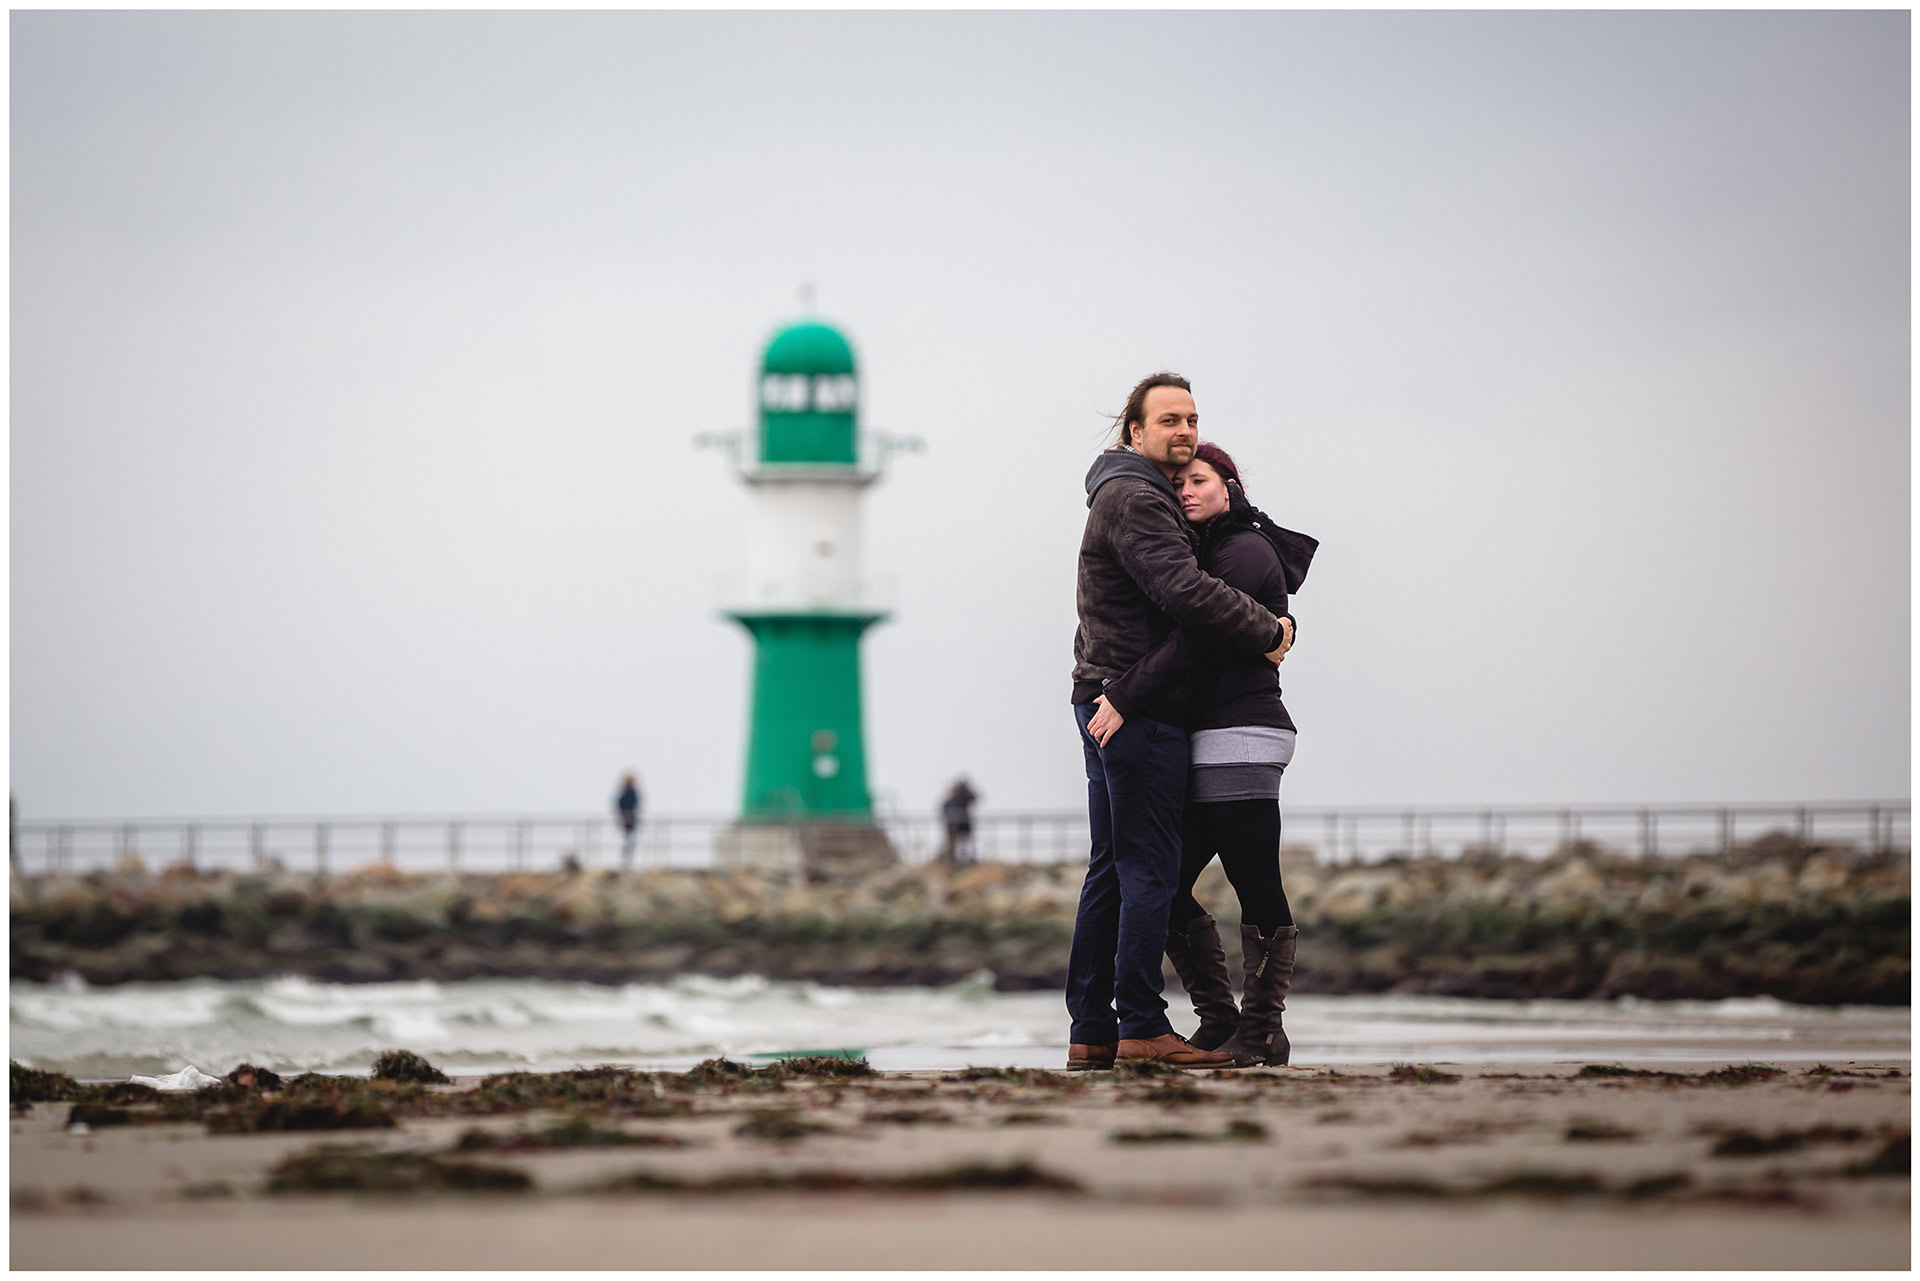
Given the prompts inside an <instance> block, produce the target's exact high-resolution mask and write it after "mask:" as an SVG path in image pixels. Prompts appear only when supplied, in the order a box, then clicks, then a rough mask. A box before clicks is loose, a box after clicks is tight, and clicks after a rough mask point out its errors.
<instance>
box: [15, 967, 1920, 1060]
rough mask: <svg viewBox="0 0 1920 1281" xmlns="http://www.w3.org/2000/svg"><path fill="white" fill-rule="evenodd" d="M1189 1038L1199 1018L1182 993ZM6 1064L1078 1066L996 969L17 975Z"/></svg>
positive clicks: (1436, 1046) (1666, 1042) (1371, 1047)
mask: <svg viewBox="0 0 1920 1281" xmlns="http://www.w3.org/2000/svg"><path fill="white" fill-rule="evenodd" d="M1168 1003H1169V1007H1170V1008H1169V1011H1168V1012H1169V1015H1170V1016H1171V1017H1172V1019H1173V1022H1174V1027H1175V1028H1176V1030H1190V1029H1191V1028H1192V1027H1193V1024H1194V1020H1193V1017H1192V1013H1191V1007H1190V1006H1189V1005H1188V1003H1187V1001H1186V999H1185V997H1183V996H1181V995H1180V994H1179V993H1177V992H1172V993H1169V994H1168ZM8 1014H9V1036H10V1039H11V1043H10V1047H9V1051H8V1052H9V1055H10V1057H11V1058H13V1059H14V1060H16V1061H18V1062H20V1063H22V1064H25V1065H26V1066H29V1067H37V1068H45V1069H51V1070H55V1071H60V1072H66V1073H69V1074H71V1075H73V1076H76V1077H81V1078H84V1079H95V1080H109V1079H116V1078H121V1077H125V1076H129V1075H134V1074H140V1075H162V1074H168V1073H173V1072H177V1071H179V1070H180V1069H181V1068H183V1067H186V1066H188V1065H191V1066H193V1067H196V1068H198V1069H199V1070H201V1071H203V1072H209V1073H212V1074H214V1075H223V1074H225V1073H226V1072H228V1071H231V1070H232V1069H233V1068H234V1067H236V1066H237V1065H239V1064H240V1063H243V1062H247V1063H254V1064H257V1065H259V1066H262V1067H267V1068H272V1069H274V1070H275V1071H278V1072H281V1073H287V1072H297V1071H317V1072H340V1073H365V1072H368V1071H370V1070H371V1068H372V1064H373V1060H374V1059H375V1057H376V1056H378V1055H379V1054H381V1053H382V1052H384V1051H386V1050H392V1049H408V1050H412V1051H414V1052H416V1053H418V1054H422V1055H425V1056H426V1057H427V1058H428V1059H429V1060H431V1061H432V1062H433V1063H435V1064H437V1065H438V1066H440V1067H441V1068H442V1069H443V1070H445V1071H447V1072H448V1073H449V1074H452V1075H456V1076H459V1075H477V1074H481V1073H488V1072H499V1071H509V1070H536V1071H552V1070H557V1069H562V1068H569V1067H582V1066H590V1065H594V1064H603V1063H613V1064H622V1065H627V1066H635V1067H647V1068H654V1069H660V1070H683V1069H685V1068H688V1067H691V1066H693V1065H694V1064H696V1063H698V1062H700V1061H701V1060H702V1059H707V1058H712V1057H715V1056H725V1057H729V1058H733V1059H736V1060H741V1061H754V1060H756V1059H760V1060H765V1059H771V1058H775V1057H780V1056H783V1055H789V1054H795V1053H805V1052H854V1053H859V1054H864V1055H865V1056H866V1057H867V1059H868V1060H869V1061H870V1062H871V1063H872V1064H873V1065H874V1066H875V1067H878V1068H882V1069H889V1070H893V1069H937V1070H950V1069H958V1068H963V1067H969V1066H982V1067H987V1066H993V1067H1060V1066H1063V1064H1064V1061H1065V1057H1066V1040H1067V1017H1066V1010H1065V1007H1064V1004H1063V1001H1062V998H1061V995H1060V994H1059V993H1058V992H999V991H995V990H994V986H993V976H992V975H991V974H988V973H985V972H982V973H980V974H977V975H974V976H972V977H970V978H968V979H965V980H963V981H961V982H959V983H955V984H953V985H950V986H946V987H937V988H928V987H920V988H916V987H888V988H847V987H827V986H822V985H820V984H815V983H796V982H776V981H772V980H768V979H762V978H752V977H747V978H733V979H718V978H706V977H702V976H698V975H688V976H685V977H682V978H679V979H675V980H674V981H672V982H667V983H631V984H627V985H624V986H606V985H597V984H591V983H571V982H553V981H548V980H536V979H475V980H468V981H464V982H457V983H433V982H401V983H354V984H341V983H321V982H315V981H312V980H310V979H304V978H276V979H265V980H256V981H243V982H229V981H219V980H212V979H206V980H193V981H189V982H178V983H127V984H121V985H118V986H113V987H89V986H87V985H86V984H85V983H83V982H81V981H79V980H78V979H74V978H68V979H66V980H64V981H61V982H56V983H51V984H38V983H26V982H21V981H19V980H15V981H13V982H12V983H11V984H10V985H9V988H8ZM1286 1017H1287V1032H1288V1035H1289V1037H1290V1038H1291V1040H1292V1043H1293V1062H1294V1063H1296V1064H1300V1065H1322V1064H1324V1065H1339V1064H1353V1063H1460V1064H1468V1063H1529V1062H1569V1061H1571V1062H1668V1063H1682V1062H1703V1061H1711V1062H1768V1063H1778V1064H1781V1065H1787V1064H1792V1063H1814V1062H1829V1063H1832V1062H1838V1061H1849V1060H1852V1061H1859V1060H1874V1061H1895V1062H1898V1061H1904V1060H1908V1059H1909V1058H1910V1057H1911V1049H1912V1011H1911V1009H1910V1007H1907V1006H1865V1005H1851V1006H1808V1005H1794V1004H1789V1003H1787V1002H1784V1001H1778V1000H1774V999H1772V998H1770V997H1752V998H1742V999H1733V1000H1722V1001H1645V1000H1636V999H1631V998H1622V999H1618V1000H1608V1001H1514V1000H1491V999H1479V998H1454V997H1434V996H1395V995H1383V996H1315V995H1311V994H1308V995H1295V996H1294V997H1293V998H1292V999H1291V1000H1290V1001H1289V1003H1288V1009H1287V1016H1286Z"/></svg>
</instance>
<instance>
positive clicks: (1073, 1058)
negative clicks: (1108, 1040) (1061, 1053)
mask: <svg viewBox="0 0 1920 1281" xmlns="http://www.w3.org/2000/svg"><path fill="white" fill-rule="evenodd" d="M1112 1066H1113V1047H1112V1046H1111V1045H1069V1046H1068V1047H1067V1071H1069V1072H1104V1071H1106V1070H1107V1069H1108V1068H1110V1067H1112Z"/></svg>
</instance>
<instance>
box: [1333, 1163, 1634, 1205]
mask: <svg viewBox="0 0 1920 1281" xmlns="http://www.w3.org/2000/svg"><path fill="white" fill-rule="evenodd" d="M1302 1186H1303V1187H1306V1188H1309V1189H1313V1190H1319V1191H1329V1192H1349V1193H1356V1194H1358V1195H1361V1196H1374V1197H1407V1198H1418V1199H1421V1200H1435V1201H1437V1200H1447V1201H1462V1200H1473V1199H1478V1198H1481V1197H1503V1196H1523V1197H1544V1198H1549V1199H1554V1200H1558V1199H1562V1198H1566V1197H1591V1196H1601V1195H1605V1194H1606V1191H1607V1188H1606V1185H1605V1184H1604V1183H1602V1182H1601V1181H1600V1180H1599V1179H1598V1178H1597V1177H1595V1176H1594V1175H1591V1174H1562V1173H1560V1172H1558V1171H1553V1170H1515V1171H1513V1172H1511V1173H1509V1174H1503V1175H1500V1176H1498V1177H1496V1178H1492V1179H1488V1180H1486V1181H1485V1182H1483V1183H1475V1184H1445V1183H1439V1182H1436V1181H1434V1180H1432V1179H1425V1178H1418V1177H1414V1176H1410V1175H1359V1174H1344V1175H1334V1176H1329V1177H1326V1178H1319V1179H1310V1180H1308V1181H1307V1182H1306V1183H1305V1184H1303V1185H1302Z"/></svg>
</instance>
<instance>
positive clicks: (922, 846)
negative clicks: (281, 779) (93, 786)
mask: <svg viewBox="0 0 1920 1281" xmlns="http://www.w3.org/2000/svg"><path fill="white" fill-rule="evenodd" d="M1283 816H1284V823H1283V831H1282V837H1281V843H1282V849H1283V852H1284V853H1285V854H1286V855H1288V856H1292V857H1307V858H1313V859H1315V860H1317V861H1319V862H1323V863H1335V862H1342V863H1344V862H1356V861H1357V862H1376V861H1379V860H1382V859H1387V858H1393V857H1403V856H1434V857H1441V858H1457V857H1462V856H1471V855H1473V854H1476V853H1489V854H1517V855H1522V856H1528V857H1536V858H1538V857H1545V856H1547V855H1550V854H1552V853H1554V852H1555V851H1557V850H1566V849H1578V848H1587V847H1593V848H1598V849H1603V850H1611V851H1615V852H1621V853H1629V854H1638V855H1641V856H1645V857H1660V856H1669V855H1685V854H1726V853H1730V852H1732V851H1734V850H1735V849H1737V848H1741V847H1747V846H1751V845H1753V844H1754V843H1756V842H1758V841H1761V840H1764V839H1767V838H1773V839H1775V840H1781V839H1784V840H1792V841H1795V842H1798V843H1800V844H1802V845H1819V846H1829V847H1841V848H1847V849H1852V850H1855V851H1858V852H1860V853H1863V854H1865V853H1882V852H1889V851H1891V852H1904V851H1910V850H1911V848H1912V835H1911V829H1912V814H1911V804H1910V802H1908V801H1906V800H1882V801H1852V802H1808V803H1801V804H1699V805H1597V806H1596V805H1586V806H1580V805H1532V806H1425V807H1405V806H1398V807H1396V806H1345V807H1287V808H1286V809H1285V810H1284V811H1283ZM736 822H737V820H736V819H735V818H734V817H733V816H731V815H716V814H660V815H648V816H646V817H645V818H644V821H643V822H642V824H641V826H640V830H639V831H638V833H637V834H636V836H635V839H634V841H633V844H632V848H631V851H630V853H629V851H628V850H627V848H626V844H625V841H624V839H623V835H622V833H621V831H620V830H619V828H618V826H617V825H616V824H615V823H614V822H613V821H612V820H611V818H610V817H603V816H600V815H592V814H554V813H544V814H477V815H460V814H438V815H420V814H413V815H344V816H340V815H335V816H299V817H293V816H284V815H281V816H271V817H245V816H242V817H234V816H226V817H190V818H180V817H167V818H113V819H100V818H93V819H21V820H18V821H16V822H15V823H14V825H13V829H12V839H11V841H10V846H9V853H10V856H11V867H12V870H13V871H14V872H15V873H17V874H40V873H56V874H57V873H66V874H73V875H84V874H87V873H91V872H100V871H107V870H112V869H115V868H120V869H126V870H131V869H134V868H136V867H138V868H145V869H147V870H149V871H152V872H156V873H158V872H161V871H164V870H165V869H168V868H175V867H179V868H194V869H199V870H206V871H214V870H224V871H237V872H259V873H270V872H273V871H275V870H282V871H287V872H303V873H316V874H320V875H335V874H344V873H349V872H356V871H364V870H366V869H370V868H378V867H381V866H384V867H387V868H391V869H393V870H394V871H396V872H408V873H432V872H451V873H456V874H479V875H498V874H502V873H510V872H516V871H520V872H537V873H547V872H554V871H559V870H563V869H568V868H577V869H580V870H587V869H599V868H606V869H616V870H619V869H625V870H631V871H635V872H642V871H646V870H649V869H655V868H702V867H711V866H712V865H713V861H714V847H715V845H716V843H717V842H718V840H719V838H720V837H721V835H722V834H723V833H725V832H726V831H728V830H729V829H731V828H732V827H734V826H735V824H736ZM878 826H879V827H881V828H882V830H884V831H885V832H886V834H887V837H888V839H889V841H890V843H891V844H892V846H893V848H894V851H895V852H896V853H897V854H898V855H899V857H900V859H901V861H902V862H904V863H907V864H910V865H913V864H925V863H930V862H933V861H935V860H937V859H940V858H942V857H943V856H944V855H945V853H946V852H947V850H948V838H947V831H946V826H945V823H944V821H943V820H942V819H941V817H940V816H939V815H938V814H934V813H921V814H899V813H890V814H883V815H882V816H881V817H880V819H879V820H878ZM1089 840H1090V837H1089V832H1088V827H1087V818H1086V814H1085V812H1084V811H1081V810H1077V809H1073V810H1070V809H1049V810H1032V811H1012V812H1006V811H997V812H982V813H979V814H977V815H976V816H975V817H974V820H973V832H972V836H971V839H970V840H966V841H962V842H961V843H960V846H959V849H958V850H957V851H956V852H957V853H958V854H959V856H960V861H962V862H965V861H980V862H996V863H1080V862H1084V860H1085V859H1086V857H1087V853H1088V845H1089Z"/></svg>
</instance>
